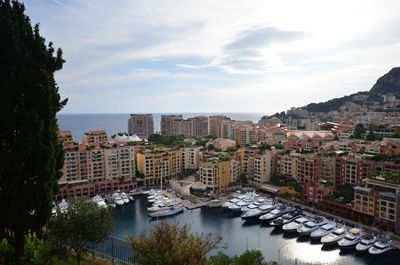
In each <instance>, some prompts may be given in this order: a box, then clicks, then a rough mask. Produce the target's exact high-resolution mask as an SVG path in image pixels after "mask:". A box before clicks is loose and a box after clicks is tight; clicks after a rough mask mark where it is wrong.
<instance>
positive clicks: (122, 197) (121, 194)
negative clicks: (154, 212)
mask: <svg viewBox="0 0 400 265" xmlns="http://www.w3.org/2000/svg"><path fill="white" fill-rule="evenodd" d="M119 195H120V196H121V199H122V201H123V202H124V203H128V202H129V198H128V195H126V193H125V192H121V193H120V194H119Z"/></svg>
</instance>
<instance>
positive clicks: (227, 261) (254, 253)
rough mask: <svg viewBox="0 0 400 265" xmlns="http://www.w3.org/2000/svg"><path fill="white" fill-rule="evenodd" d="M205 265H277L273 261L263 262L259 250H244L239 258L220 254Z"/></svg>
mask: <svg viewBox="0 0 400 265" xmlns="http://www.w3.org/2000/svg"><path fill="white" fill-rule="evenodd" d="M207 265H278V263H277V262H275V261H265V259H264V256H263V254H262V252H261V251H260V250H246V251H245V252H243V253H242V254H241V255H239V256H234V257H229V256H227V255H226V254H224V253H222V252H220V253H218V255H216V256H212V257H210V258H209V259H208V261H207Z"/></svg>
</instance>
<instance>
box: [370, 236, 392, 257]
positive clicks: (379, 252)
mask: <svg viewBox="0 0 400 265" xmlns="http://www.w3.org/2000/svg"><path fill="white" fill-rule="evenodd" d="M391 244H392V240H391V239H390V238H388V237H382V238H379V239H378V240H377V241H376V242H375V243H374V244H373V245H372V247H370V248H369V249H368V253H369V254H371V255H373V256H383V255H385V254H388V253H389V252H390V251H392V250H393V249H394V247H393V246H392V245H391Z"/></svg>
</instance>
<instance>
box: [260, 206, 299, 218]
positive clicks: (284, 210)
mask: <svg viewBox="0 0 400 265" xmlns="http://www.w3.org/2000/svg"><path fill="white" fill-rule="evenodd" d="M292 210H294V208H293V207H290V206H285V205H282V206H279V207H277V208H275V209H273V210H272V211H270V212H269V213H266V214H263V215H261V216H260V221H261V222H270V221H271V220H272V219H275V218H278V217H279V216H281V215H284V214H286V213H288V212H290V211H292Z"/></svg>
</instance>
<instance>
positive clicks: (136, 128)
mask: <svg viewBox="0 0 400 265" xmlns="http://www.w3.org/2000/svg"><path fill="white" fill-rule="evenodd" d="M128 132H129V134H130V135H133V134H136V135H137V136H139V138H142V139H148V138H149V136H150V135H151V134H153V133H154V124H153V115H152V114H131V116H130V118H129V120H128Z"/></svg>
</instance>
